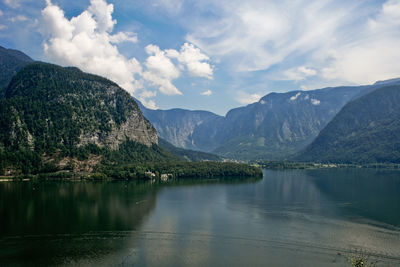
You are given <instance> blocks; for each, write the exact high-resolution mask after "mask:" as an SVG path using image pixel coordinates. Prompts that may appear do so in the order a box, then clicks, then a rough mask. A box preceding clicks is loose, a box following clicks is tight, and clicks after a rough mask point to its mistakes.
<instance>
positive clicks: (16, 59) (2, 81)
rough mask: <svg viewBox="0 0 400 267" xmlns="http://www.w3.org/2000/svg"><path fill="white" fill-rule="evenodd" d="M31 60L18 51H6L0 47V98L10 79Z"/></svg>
mask: <svg viewBox="0 0 400 267" xmlns="http://www.w3.org/2000/svg"><path fill="white" fill-rule="evenodd" d="M32 62H33V60H32V59H31V58H30V57H28V56H27V55H25V54H24V53H22V52H21V51H18V50H13V49H6V48H4V47H2V46H0V97H2V96H3V95H4V93H5V91H4V89H5V88H6V87H7V85H8V83H9V82H10V81H11V78H12V77H13V76H14V75H15V74H16V73H17V72H18V71H19V70H20V69H21V68H22V67H24V66H26V65H27V64H29V63H32Z"/></svg>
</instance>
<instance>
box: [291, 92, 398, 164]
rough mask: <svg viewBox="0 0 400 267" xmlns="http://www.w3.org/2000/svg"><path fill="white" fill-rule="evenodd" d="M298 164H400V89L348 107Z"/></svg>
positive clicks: (368, 98) (371, 94)
mask: <svg viewBox="0 0 400 267" xmlns="http://www.w3.org/2000/svg"><path fill="white" fill-rule="evenodd" d="M297 160H300V161H316V162H334V163H400V86H389V87H383V88H380V89H377V90H376V91H373V92H372V93H370V94H368V95H365V96H363V97H361V98H359V99H356V100H354V101H352V102H350V103H348V104H347V105H346V106H345V107H344V108H343V109H342V110H341V111H340V112H339V113H338V114H337V116H336V117H335V118H334V119H333V120H332V121H331V122H330V123H329V124H328V125H327V126H326V127H325V128H324V129H323V130H322V131H321V133H320V134H319V136H318V137H317V138H316V140H315V141H314V142H313V143H312V144H311V145H310V146H309V147H308V148H307V149H306V150H305V151H304V152H303V153H302V154H300V155H299V156H297Z"/></svg>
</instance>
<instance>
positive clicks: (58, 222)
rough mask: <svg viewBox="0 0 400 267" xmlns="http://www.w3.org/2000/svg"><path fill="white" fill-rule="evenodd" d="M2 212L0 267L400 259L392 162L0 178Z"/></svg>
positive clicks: (399, 206)
mask: <svg viewBox="0 0 400 267" xmlns="http://www.w3.org/2000/svg"><path fill="white" fill-rule="evenodd" d="M0 216H1V218H0V265H6V266H8V265H10V266H19V265H24V266H26V265H28V266H29V265H35V266H46V265H52V266H53V265H59V266H69V265H78V266H91V265H97V266H132V265H134V266H348V263H347V257H348V256H349V255H357V254H360V253H363V254H370V255H372V256H371V257H374V258H378V260H379V262H378V263H379V265H378V266H380V265H381V266H400V172H399V171H389V170H366V169H331V170H287V171H271V170H265V171H264V177H263V178H262V179H257V180H254V179H251V180H247V181H238V180H236V179H224V180H203V181H194V180H181V181H173V182H172V181H170V182H168V183H164V184H163V183H151V182H122V181H119V182H91V181H60V182H54V181H46V182H32V181H27V182H2V183H0ZM339 254H340V255H339Z"/></svg>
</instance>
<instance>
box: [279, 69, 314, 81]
mask: <svg viewBox="0 0 400 267" xmlns="http://www.w3.org/2000/svg"><path fill="white" fill-rule="evenodd" d="M283 74H284V76H285V78H286V79H288V80H294V81H301V80H304V79H306V78H307V77H310V76H314V75H316V74H317V71H316V70H314V69H312V68H307V67H305V66H301V67H298V68H291V69H288V70H286V71H284V73H283Z"/></svg>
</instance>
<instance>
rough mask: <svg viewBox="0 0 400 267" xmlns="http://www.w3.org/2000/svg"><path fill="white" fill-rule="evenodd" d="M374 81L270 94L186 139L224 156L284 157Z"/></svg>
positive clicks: (368, 87) (214, 121) (311, 138)
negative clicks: (357, 84)
mask: <svg viewBox="0 0 400 267" xmlns="http://www.w3.org/2000/svg"><path fill="white" fill-rule="evenodd" d="M396 82H398V81H396V80H395V81H392V82H391V83H396ZM380 86H381V85H379V84H375V85H370V86H355V87H352V86H343V87H330V88H324V89H318V90H312V91H293V92H288V93H271V94H268V95H266V96H264V97H263V98H261V99H260V101H259V102H256V103H253V104H250V105H248V106H245V107H240V108H236V109H233V110H230V111H229V112H228V113H227V115H226V116H225V117H222V118H217V119H216V120H211V121H208V122H205V123H203V124H201V125H199V126H198V127H196V128H195V129H194V132H193V134H192V139H193V140H194V142H195V143H196V144H197V145H198V147H201V148H203V149H204V150H205V151H210V152H212V153H215V154H218V155H222V156H224V157H228V158H236V159H285V158H287V157H288V156H289V155H290V154H292V153H295V152H297V151H300V150H301V149H304V148H305V147H306V146H307V145H308V144H310V143H311V142H312V141H313V140H314V139H315V137H316V136H317V135H318V133H319V132H320V131H321V130H322V129H323V128H324V127H325V126H326V125H327V124H328V122H329V121H330V120H331V119H332V118H333V117H334V116H335V115H336V114H337V113H338V112H339V111H340V109H341V108H342V107H343V106H344V105H345V104H346V103H347V102H349V101H351V100H353V99H354V98H356V97H360V96H362V95H363V94H365V93H368V92H369V91H371V90H374V89H376V88H378V87H380Z"/></svg>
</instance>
